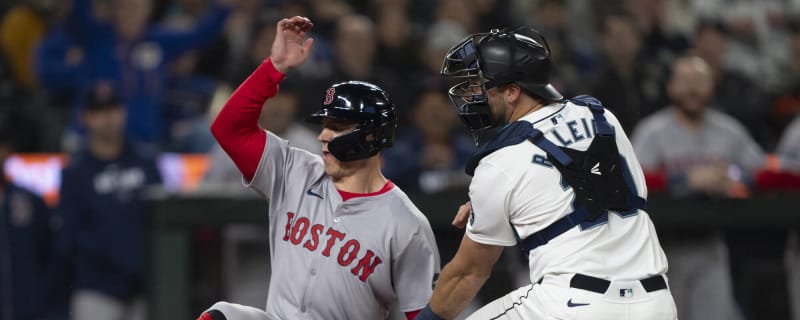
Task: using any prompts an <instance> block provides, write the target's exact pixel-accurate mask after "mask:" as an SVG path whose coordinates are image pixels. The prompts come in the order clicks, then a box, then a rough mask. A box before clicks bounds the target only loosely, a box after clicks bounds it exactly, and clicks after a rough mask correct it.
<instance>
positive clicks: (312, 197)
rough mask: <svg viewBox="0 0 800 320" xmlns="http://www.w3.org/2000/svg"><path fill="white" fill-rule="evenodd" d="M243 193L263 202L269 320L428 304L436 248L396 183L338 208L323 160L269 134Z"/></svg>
mask: <svg viewBox="0 0 800 320" xmlns="http://www.w3.org/2000/svg"><path fill="white" fill-rule="evenodd" d="M248 186H249V187H251V188H253V189H255V190H256V191H257V192H259V193H260V194H261V195H262V196H264V197H265V198H266V199H267V200H268V201H269V245H270V261H271V270H272V275H271V280H270V288H269V293H268V297H267V308H266V311H267V313H268V315H269V316H270V317H271V318H276V319H379V318H380V319H383V318H385V317H386V316H387V314H388V308H389V306H390V305H391V304H392V303H393V302H395V301H397V303H398V308H399V309H400V311H403V312H406V311H415V310H419V309H422V308H423V307H424V306H425V304H426V303H427V299H428V297H429V296H430V294H431V292H432V283H433V280H434V275H435V274H438V273H439V256H438V249H437V247H436V243H435V238H434V236H433V232H432V230H431V227H430V225H429V223H428V221H427V219H426V218H425V216H424V215H422V213H421V212H419V210H418V209H417V208H416V207H415V206H414V205H413V204H412V203H411V201H410V200H409V199H408V197H407V196H406V194H405V193H403V192H402V191H401V190H400V189H399V188H397V187H396V186H395V187H392V189H390V190H389V191H387V192H384V193H380V194H377V195H372V196H366V197H356V198H352V199H349V200H347V201H342V198H341V196H340V194H339V192H338V191H337V190H336V188H335V186H334V185H333V182H332V180H331V177H329V176H327V175H325V171H324V164H323V162H322V158H320V157H319V156H317V155H313V154H311V153H309V152H307V151H304V150H300V149H297V148H290V147H289V145H288V143H287V141H285V140H283V139H281V138H278V137H277V136H275V135H274V134H272V133H269V132H268V133H267V142H266V147H265V150H264V154H263V156H262V158H261V162H260V163H259V167H258V170H257V171H256V174H255V176H254V178H253V181H252V182H250V183H249V184H248Z"/></svg>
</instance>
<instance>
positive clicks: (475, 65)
mask: <svg viewBox="0 0 800 320" xmlns="http://www.w3.org/2000/svg"><path fill="white" fill-rule="evenodd" d="M441 74H442V75H443V76H445V77H454V78H462V79H463V80H462V81H461V82H459V83H458V84H456V85H454V86H453V87H451V88H450V90H449V92H448V94H449V95H450V101H452V103H453V105H455V107H456V110H457V112H458V115H459V117H460V118H461V121H462V122H463V123H464V125H465V126H466V127H467V129H469V130H470V131H471V132H472V133H473V135H475V136H476V141H477V136H478V134H480V133H481V132H482V131H484V130H486V129H490V128H493V127H495V126H497V125H499V123H494V122H495V120H494V119H493V118H492V115H491V113H490V109H489V104H488V101H487V97H486V90H488V89H491V88H494V87H497V86H502V85H506V84H511V83H514V84H517V85H519V86H520V88H522V90H523V91H524V92H525V93H526V94H528V95H531V96H535V97H539V98H541V99H543V100H545V101H560V100H561V99H563V98H564V97H563V96H561V94H560V93H559V92H558V91H557V90H556V89H555V88H554V87H553V86H552V85H551V84H550V47H549V46H548V45H547V41H546V40H545V39H544V37H543V36H542V35H541V34H539V32H538V31H536V30H535V29H533V28H528V27H522V28H518V29H515V30H511V31H508V30H502V31H501V30H497V29H494V30H492V31H490V32H489V33H478V34H472V35H470V36H468V37H466V38H465V39H464V40H463V41H461V42H460V43H458V44H457V45H455V46H453V47H452V48H450V50H449V51H448V52H447V54H446V55H445V58H444V65H443V66H442V72H441Z"/></svg>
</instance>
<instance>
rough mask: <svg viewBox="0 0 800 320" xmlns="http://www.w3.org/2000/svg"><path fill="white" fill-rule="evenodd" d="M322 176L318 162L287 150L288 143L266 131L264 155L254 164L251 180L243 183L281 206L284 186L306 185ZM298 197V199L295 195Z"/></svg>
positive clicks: (305, 153)
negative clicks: (256, 164) (256, 166)
mask: <svg viewBox="0 0 800 320" xmlns="http://www.w3.org/2000/svg"><path fill="white" fill-rule="evenodd" d="M324 174H325V168H324V165H323V163H322V158H320V157H319V156H317V155H314V154H311V153H310V152H308V151H305V150H301V149H298V148H294V147H289V143H288V141H286V140H284V139H281V138H280V137H278V136H276V135H275V134H273V133H272V132H269V131H267V141H266V146H265V147H264V154H262V155H261V161H260V162H259V163H258V169H256V174H255V175H254V176H253V180H251V181H244V184H245V186H247V187H249V188H252V189H253V190H255V191H256V192H258V193H259V194H260V195H261V196H263V197H264V198H266V199H267V200H269V201H270V202H274V203H280V202H283V201H284V200H286V199H284V197H286V196H288V195H286V193H285V192H283V190H284V186H285V184H286V183H302V184H305V185H310V184H311V182H313V181H315V180H318V179H319V178H321V177H322V176H323V175H324ZM297 196H299V195H297Z"/></svg>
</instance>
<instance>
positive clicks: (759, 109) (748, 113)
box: [691, 19, 775, 149]
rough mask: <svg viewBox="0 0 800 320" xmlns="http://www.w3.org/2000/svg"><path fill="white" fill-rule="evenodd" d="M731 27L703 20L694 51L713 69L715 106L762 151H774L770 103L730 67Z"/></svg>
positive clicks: (755, 84)
mask: <svg viewBox="0 0 800 320" xmlns="http://www.w3.org/2000/svg"><path fill="white" fill-rule="evenodd" d="M729 44H730V38H729V29H728V27H727V26H725V25H724V24H722V23H721V22H719V21H716V20H708V19H704V20H700V21H699V22H698V25H697V28H696V30H695V34H694V45H693V46H692V49H691V50H692V52H693V53H694V54H696V55H697V56H699V57H700V58H702V59H703V60H705V61H706V62H707V63H708V65H709V66H710V67H711V74H712V75H713V78H714V96H713V98H712V102H711V105H712V106H713V107H715V108H717V109H718V110H721V111H723V112H725V113H727V114H729V115H731V116H733V117H734V118H735V119H736V120H737V121H739V122H740V123H741V124H742V125H744V126H745V128H747V131H748V132H749V134H750V135H751V136H752V137H753V138H754V139H755V140H756V142H758V143H759V144H760V145H761V147H762V148H768V149H772V146H773V145H774V144H775V142H774V141H771V140H774V139H772V138H770V137H769V130H768V128H767V123H768V115H769V112H770V111H769V108H768V105H769V102H768V99H767V96H766V94H765V92H764V91H763V90H762V89H761V87H760V86H759V85H758V84H757V83H755V82H753V81H751V80H750V79H749V78H747V77H745V76H744V75H742V74H741V72H739V71H735V70H734V69H732V68H730V67H729V66H728V65H727V64H726V60H727V59H728V56H729V55H730V53H731V51H730V50H729V48H730V47H729Z"/></svg>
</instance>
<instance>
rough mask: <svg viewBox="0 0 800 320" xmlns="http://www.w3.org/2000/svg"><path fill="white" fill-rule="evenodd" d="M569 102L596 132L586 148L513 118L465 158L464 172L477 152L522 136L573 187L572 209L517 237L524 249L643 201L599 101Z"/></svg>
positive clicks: (481, 154) (482, 154) (641, 204)
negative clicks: (581, 109)
mask: <svg viewBox="0 0 800 320" xmlns="http://www.w3.org/2000/svg"><path fill="white" fill-rule="evenodd" d="M569 101H571V102H572V103H574V104H576V105H580V106H585V107H588V108H589V109H591V111H592V115H593V116H594V123H595V127H596V133H595V137H594V139H593V140H592V142H591V144H590V145H589V148H588V149H587V150H586V151H578V150H575V149H570V148H566V147H559V146H556V145H555V144H553V142H551V141H550V140H548V139H547V138H545V137H544V134H543V133H542V132H541V131H539V130H538V129H536V128H534V127H533V124H532V123H530V122H527V121H516V122H514V123H512V124H510V125H508V126H507V127H506V128H504V129H503V130H502V131H501V132H500V133H498V134H497V136H495V137H494V138H492V139H491V140H490V141H489V142H488V143H486V144H484V145H482V146H480V147H479V148H478V150H477V151H476V152H475V154H474V155H473V157H472V158H471V159H470V160H469V162H468V163H467V169H466V170H467V173H468V174H469V175H473V174H474V173H475V168H476V167H477V165H478V163H479V162H480V160H481V159H482V158H483V157H485V156H487V155H489V154H491V153H492V152H494V151H496V150H498V149H501V148H503V147H507V146H511V145H516V144H519V143H522V142H523V141H526V140H527V141H530V142H532V143H533V144H535V145H536V146H538V147H539V148H541V149H542V150H544V151H545V152H546V153H547V159H548V160H549V161H550V163H551V164H553V166H555V167H556V168H557V169H558V171H559V172H560V173H561V176H562V177H563V179H564V180H566V182H567V183H568V184H569V186H571V187H572V189H573V191H574V192H575V202H574V206H573V210H574V211H573V212H572V213H570V214H568V215H567V216H565V217H563V218H561V219H559V220H557V221H556V222H554V223H553V224H551V225H549V226H547V227H546V228H544V229H542V230H541V231H539V232H536V233H534V234H532V235H531V236H529V237H527V238H526V239H520V243H521V245H522V247H523V249H524V250H533V249H534V248H536V247H538V246H541V245H543V244H546V243H547V242H549V241H550V240H552V239H553V238H555V237H557V236H559V235H561V234H562V233H564V232H566V231H567V230H569V229H571V228H573V227H575V226H577V225H593V224H594V223H592V222H594V221H596V220H597V219H598V218H601V217H602V218H603V219H607V214H608V211H609V210H611V211H616V212H621V213H626V212H631V211H636V210H637V209H644V208H645V206H646V200H645V199H643V198H641V197H639V196H638V195H637V194H636V189H635V187H634V186H633V182H632V181H631V180H632V178H630V177H629V179H627V180H628V181H626V174H627V172H628V170H627V167H626V163H625V161H624V160H623V159H622V157H621V156H620V154H619V150H618V149H617V143H616V137H615V133H614V128H613V127H612V126H611V125H610V124H609V123H608V120H606V117H605V116H604V115H603V112H604V109H603V106H602V105H601V104H600V102H599V101H597V99H595V98H592V97H589V96H578V97H575V98H572V99H570V100H569ZM628 176H629V174H628Z"/></svg>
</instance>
